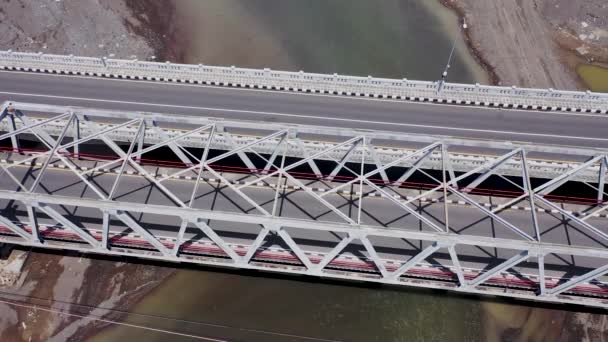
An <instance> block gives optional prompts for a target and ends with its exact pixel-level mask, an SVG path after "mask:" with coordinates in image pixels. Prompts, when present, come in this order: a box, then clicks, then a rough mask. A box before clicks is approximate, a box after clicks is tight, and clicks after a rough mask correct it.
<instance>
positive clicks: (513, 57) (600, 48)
mask: <svg viewBox="0 0 608 342" xmlns="http://www.w3.org/2000/svg"><path fill="white" fill-rule="evenodd" d="M443 2H444V4H446V5H447V6H449V7H452V8H455V9H456V10H457V11H458V12H460V14H461V15H463V16H464V17H465V19H466V23H467V25H468V29H467V35H468V40H469V45H470V46H471V48H473V49H474V50H475V52H476V54H477V55H478V56H480V58H481V59H482V60H483V62H484V63H485V64H486V66H488V67H489V69H490V70H491V71H493V72H494V73H495V75H496V78H497V81H498V83H499V84H502V85H517V86H523V87H534V88H550V87H551V88H558V89H580V88H582V87H583V85H582V83H581V81H580V80H579V78H578V76H577V75H576V73H575V72H574V69H573V66H574V64H576V63H580V62H585V61H587V62H606V61H607V60H608V31H607V30H608V22H607V21H608V2H606V1H605V0H581V1H572V0H501V1H495V0H443ZM573 58H574V59H573Z"/></svg>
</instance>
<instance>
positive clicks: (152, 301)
mask: <svg viewBox="0 0 608 342" xmlns="http://www.w3.org/2000/svg"><path fill="white" fill-rule="evenodd" d="M133 312H136V313H145V314H148V315H160V316H164V317H172V318H178V319H189V320H193V321H198V322H207V323H212V324H223V325H230V326H232V327H240V328H250V329H256V330H258V331H262V330H263V331H266V333H262V332H252V331H242V330H237V329H233V328H219V327H212V326H208V325H200V324H195V323H188V322H184V321H167V320H161V319H151V318H149V317H138V316H136V315H130V316H129V318H128V321H129V322H130V323H140V324H144V325H148V326H154V327H155V328H162V329H168V330H172V331H180V332H189V333H193V334H196V335H199V336H212V337H222V338H226V339H227V340H230V341H234V340H236V341H268V342H273V341H311V340H307V339H303V338H297V337H294V336H291V337H287V336H279V335H277V334H278V333H282V334H292V335H299V336H307V337H313V338H323V339H335V340H340V341H382V342H383V341H421V342H422V341H424V342H426V341H455V342H459V341H463V342H464V341H477V340H478V336H479V325H480V321H479V320H480V314H479V305H478V303H477V302H476V301H475V300H472V299H465V298H462V297H444V296H441V295H439V296H437V295H436V294H433V293H432V292H429V291H423V292H422V293H420V292H417V291H397V290H394V289H382V288H366V287H360V286H357V284H352V285H348V284H344V285H336V284H327V283H312V282H310V281H300V280H297V279H296V280H286V279H281V278H273V277H271V278H266V277H261V276H260V277H257V276H255V277H254V276H250V275H238V274H228V273H222V272H209V271H201V270H184V271H179V272H178V273H177V275H176V276H175V277H173V278H171V279H170V280H169V281H167V282H166V283H165V284H164V285H163V286H161V287H160V288H158V289H157V290H156V291H154V292H153V293H151V294H150V295H148V297H147V299H145V300H144V301H143V302H142V303H141V304H140V305H138V306H136V307H135V308H134V310H133ZM271 332H272V333H271ZM136 338H137V339H140V340H142V341H167V340H171V341H191V340H192V339H190V338H186V337H179V336H171V335H167V334H159V333H156V332H146V331H143V330H140V329H134V328H125V327H119V328H114V329H110V330H106V331H105V333H103V334H101V335H100V336H98V337H97V338H93V339H92V341H94V342H98V341H132V340H135V339H136ZM312 341H314V340H312Z"/></svg>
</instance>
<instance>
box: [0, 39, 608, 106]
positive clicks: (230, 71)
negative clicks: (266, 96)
mask: <svg viewBox="0 0 608 342" xmlns="http://www.w3.org/2000/svg"><path fill="white" fill-rule="evenodd" d="M0 68H2V69H11V70H27V71H41V72H53V73H67V74H81V75H94V76H103V77H115V78H129V79H145V80H158V81H172V82H184V83H201V84H215V85H223V86H234V87H250V88H263V89H279V90H292V91H305V92H314V93H331V94H340V95H352V96H369V97H380V98H393V99H406V100H416V101H426V102H439V103H458V104H466V105H482V106H494V107H511V108H523V109H540V110H561V111H576V112H593V113H602V114H605V113H606V112H607V111H608V94H603V93H594V92H589V91H587V92H581V91H564V90H554V89H532V88H517V87H499V86H487V85H480V84H459V83H447V82H446V83H441V82H430V81H412V80H408V79H388V78H376V77H371V76H368V77H359V76H345V75H338V74H333V75H332V74H317V73H306V72H301V71H300V72H290V71H276V70H271V69H248V68H236V67H222V66H208V65H202V64H199V65H192V64H176V63H159V62H148V61H138V60H124V59H111V58H94V57H78V56H72V55H70V56H63V55H50V54H42V53H22V52H12V51H10V50H9V51H0Z"/></svg>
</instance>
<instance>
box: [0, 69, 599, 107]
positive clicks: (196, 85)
mask: <svg viewBox="0 0 608 342" xmlns="http://www.w3.org/2000/svg"><path fill="white" fill-rule="evenodd" d="M1 73H11V74H20V75H30V76H31V75H35V76H36V77H37V76H47V77H59V78H82V79H89V80H97V81H108V82H138V83H148V84H154V85H159V84H163V85H170V86H179V87H191V88H196V87H199V88H211V89H223V90H232V91H249V92H256V93H273V94H281V95H292V96H315V97H331V98H337V99H350V100H353V101H375V102H390V103H400V104H408V105H421V106H442V107H458V108H462V107H467V108H468V109H471V110H478V111H512V112H527V113H530V114H533V115H537V114H551V115H566V116H591V117H601V118H606V117H608V116H607V115H606V114H593V113H581V112H576V113H574V112H558V111H538V110H532V109H510V108H502V107H485V106H481V107H479V106H472V105H468V106H467V105H462V104H456V103H445V102H444V103H430V102H418V101H412V100H395V99H386V98H373V97H359V96H347V95H334V94H319V93H302V92H292V91H288V90H274V89H253V88H237V87H228V86H219V85H210V84H194V83H176V82H167V81H148V80H133V79H121V78H107V77H101V76H85V75H64V74H48V73H32V72H29V71H11V70H0V74H1ZM0 93H1V92H0Z"/></svg>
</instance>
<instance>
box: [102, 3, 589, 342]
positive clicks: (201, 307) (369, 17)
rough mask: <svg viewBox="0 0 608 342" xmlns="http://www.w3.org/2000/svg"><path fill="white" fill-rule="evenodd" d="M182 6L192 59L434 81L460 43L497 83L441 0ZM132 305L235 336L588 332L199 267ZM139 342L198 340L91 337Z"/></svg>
mask: <svg viewBox="0 0 608 342" xmlns="http://www.w3.org/2000/svg"><path fill="white" fill-rule="evenodd" d="M172 2H173V4H174V5H175V6H176V16H177V17H176V22H175V25H177V26H176V36H175V38H176V39H175V40H174V41H175V44H180V46H179V49H180V50H181V51H182V56H183V62H189V63H206V64H215V65H238V66H244V67H256V68H262V67H269V68H273V69H285V70H305V71H309V72H324V73H334V72H337V73H341V74H356V75H373V76H378V77H395V78H408V79H422V80H436V79H438V78H439V77H440V75H441V72H442V71H443V68H444V67H445V64H446V62H447V58H448V55H449V52H450V50H451V47H452V42H453V41H454V40H456V53H455V56H454V60H453V61H452V63H451V64H452V65H451V68H450V72H449V76H448V79H449V80H450V81H453V82H468V83H474V82H479V83H487V82H488V75H487V74H486V73H485V72H484V70H483V69H482V68H481V67H480V66H479V65H478V64H477V63H476V61H475V59H474V58H473V56H472V55H471V54H470V53H469V51H468V50H467V49H466V46H465V43H464V41H463V39H462V36H461V32H459V23H458V18H457V17H456V16H455V15H454V14H453V13H452V12H451V11H449V10H448V9H446V8H444V7H443V6H441V5H440V4H439V2H438V1H432V0H409V1H407V0H403V1H398V0H375V1H367V0H325V1H318V0H307V1H303V0H210V1H201V0H173V1H172ZM131 312H132V314H131V315H129V317H127V320H128V321H129V322H132V323H142V324H145V325H152V326H154V327H155V328H162V329H168V330H172V331H180V332H182V333H188V334H194V335H197V336H212V337H219V338H225V339H228V340H231V341H232V340H241V341H315V340H316V339H326V340H341V341H342V340H345V341H456V342H457V341H502V340H508V341H555V340H558V339H560V338H561V339H564V338H566V339H567V340H569V338H573V339H572V340H578V337H579V332H580V331H579V330H580V329H579V328H580V326H581V324H578V323H576V319H580V317H579V316H577V315H578V314H576V313H570V312H566V311H560V310H556V309H552V308H549V309H547V308H534V307H533V306H531V305H530V306H528V305H525V304H523V303H519V304H507V303H505V302H500V301H498V302H497V301H490V300H487V299H483V300H480V299H479V298H472V297H465V296H456V295H450V294H445V293H443V292H441V293H438V292H434V291H426V290H423V291H421V290H412V289H395V288H386V287H381V286H372V285H365V284H348V283H336V282H330V281H327V282H326V281H317V280H314V279H308V278H303V277H302V278H298V277H295V278H294V277H282V276H276V275H268V274H261V273H260V274H258V273H247V272H238V271H222V270H215V269H200V268H196V269H188V268H183V269H180V270H178V271H177V272H176V273H175V275H174V276H173V277H171V278H169V279H168V280H167V281H165V282H164V284H163V285H161V286H160V287H158V288H157V289H156V290H154V291H153V292H151V293H150V294H149V295H148V296H147V297H146V298H145V299H144V300H143V301H142V302H140V303H139V304H138V305H137V306H136V307H134V308H133V309H132V310H131ZM150 315H154V316H159V317H156V318H155V317H152V316H150ZM577 317H578V318H577ZM585 317H586V316H585ZM593 317H595V318H594V319H599V318H598V317H600V316H599V315H596V316H593ZM577 324H578V325H577ZM577 329H579V330H577ZM571 331H572V332H571ZM574 331H576V333H574ZM286 334H287V335H286ZM304 336H306V337H309V338H303V337H304ZM568 336H569V337H568ZM136 340H141V341H166V340H171V341H182V340H183V341H190V340H194V339H193V338H192V337H186V336H181V337H180V336H170V335H166V334H164V333H160V332H145V331H142V330H139V329H135V328H129V327H124V326H117V327H116V326H115V327H110V328H108V329H105V330H104V331H103V332H102V333H101V334H99V335H97V336H95V337H93V338H91V341H95V342H98V341H136Z"/></svg>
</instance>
